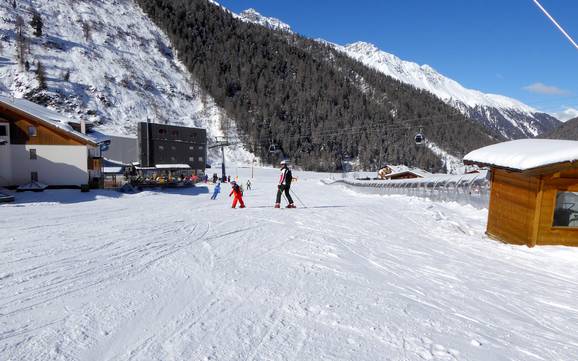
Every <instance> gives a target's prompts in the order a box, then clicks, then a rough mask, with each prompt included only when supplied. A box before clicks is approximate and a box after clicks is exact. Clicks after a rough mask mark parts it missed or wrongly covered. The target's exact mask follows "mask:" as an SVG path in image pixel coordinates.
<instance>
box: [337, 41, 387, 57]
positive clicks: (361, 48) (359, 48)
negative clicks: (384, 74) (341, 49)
mask: <svg viewBox="0 0 578 361" xmlns="http://www.w3.org/2000/svg"><path fill="white" fill-rule="evenodd" d="M345 48H346V49H348V50H351V51H356V52H358V53H366V54H371V53H375V52H377V51H379V49H378V48H377V46H375V45H374V44H372V43H366V42H365V41H357V42H355V43H351V44H347V45H345Z"/></svg>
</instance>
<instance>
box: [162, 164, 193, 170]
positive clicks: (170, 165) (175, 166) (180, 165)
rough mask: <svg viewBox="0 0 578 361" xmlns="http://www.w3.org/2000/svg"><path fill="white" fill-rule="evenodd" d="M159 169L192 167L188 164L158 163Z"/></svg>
mask: <svg viewBox="0 0 578 361" xmlns="http://www.w3.org/2000/svg"><path fill="white" fill-rule="evenodd" d="M155 168H157V169H191V166H190V165H188V164H157V165H156V166H155Z"/></svg>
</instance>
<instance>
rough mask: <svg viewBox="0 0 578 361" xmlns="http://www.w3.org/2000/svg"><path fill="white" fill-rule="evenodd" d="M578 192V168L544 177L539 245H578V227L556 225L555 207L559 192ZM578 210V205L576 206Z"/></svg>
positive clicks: (537, 242)
mask: <svg viewBox="0 0 578 361" xmlns="http://www.w3.org/2000/svg"><path fill="white" fill-rule="evenodd" d="M559 191H561V192H578V169H570V170H566V171H562V172H558V173H555V174H552V175H549V176H546V177H544V184H543V192H542V194H543V195H542V201H541V206H540V210H539V212H540V218H539V220H538V237H537V241H536V244H537V245H565V246H574V247H576V246H578V228H571V227H554V226H553V223H554V209H555V208H556V196H557V194H558V192H559ZM575 208H576V209H577V210H578V205H576V206H575Z"/></svg>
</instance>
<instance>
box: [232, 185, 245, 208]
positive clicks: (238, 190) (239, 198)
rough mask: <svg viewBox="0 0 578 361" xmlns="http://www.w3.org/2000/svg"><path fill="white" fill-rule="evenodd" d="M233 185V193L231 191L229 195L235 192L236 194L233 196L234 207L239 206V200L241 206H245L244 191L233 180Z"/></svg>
mask: <svg viewBox="0 0 578 361" xmlns="http://www.w3.org/2000/svg"><path fill="white" fill-rule="evenodd" d="M231 185H232V186H233V189H232V190H231V193H229V197H230V196H232V195H233V194H234V195H235V197H234V198H233V208H236V207H237V202H239V203H240V204H241V208H245V203H244V202H243V191H242V190H241V187H239V185H238V184H237V182H235V181H232V182H231Z"/></svg>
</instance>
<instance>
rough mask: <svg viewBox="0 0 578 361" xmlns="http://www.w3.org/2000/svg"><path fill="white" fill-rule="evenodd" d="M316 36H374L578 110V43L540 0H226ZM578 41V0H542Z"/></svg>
mask: <svg viewBox="0 0 578 361" xmlns="http://www.w3.org/2000/svg"><path fill="white" fill-rule="evenodd" d="M219 2H220V3H221V4H222V5H223V6H225V7H227V8H228V9H230V10H232V11H234V12H240V11H242V10H245V9H247V8H250V7H252V8H255V9H256V10H257V11H259V12H260V13H261V14H263V15H265V16H270V17H276V18H279V19H281V20H282V21H284V22H285V23H287V24H289V25H290V26H291V27H292V29H293V30H294V31H295V32H297V33H300V34H302V35H305V36H307V37H311V38H323V39H326V40H329V41H332V42H335V43H338V44H347V43H352V42H355V41H359V40H362V41H366V42H371V43H374V44H375V45H377V46H378V47H379V48H380V49H382V50H385V51H387V52H390V53H393V54H395V55H397V56H399V57H400V58H402V59H404V60H409V61H414V62H417V63H420V64H429V65H431V66H432V67H433V68H435V69H436V70H438V71H439V72H440V73H442V74H444V75H446V76H449V77H450V78H453V79H455V80H457V81H458V82H460V83H462V84H463V85H464V86H466V87H468V88H474V89H479V90H481V91H484V92H488V93H497V94H503V95H506V96H510V97H513V98H516V99H519V100H521V101H523V102H525V103H527V104H528V105H531V106H533V107H535V108H538V109H541V110H543V111H547V112H550V113H554V112H560V111H562V110H564V109H567V108H574V109H576V116H578V67H577V65H578V49H576V48H574V47H573V45H572V44H570V42H569V41H568V40H567V39H566V38H565V37H564V36H563V35H562V34H561V33H560V32H559V31H558V29H556V28H555V26H554V25H553V24H552V23H551V22H550V21H549V20H548V19H547V18H546V17H545V15H544V14H543V13H542V12H541V11H540V10H539V8H538V7H537V6H536V5H535V4H534V3H533V2H532V0H435V1H434V0H389V1H387V0H382V1H380V0H356V1H344V0H331V1H330V0H309V1H304V0H291V1H277V0H221V1H219ZM540 2H541V3H542V5H543V6H544V7H545V8H546V9H547V10H548V11H549V12H550V14H552V15H553V16H554V18H556V20H557V21H558V22H559V23H560V24H561V25H562V26H563V27H564V28H565V29H566V31H567V32H568V33H569V34H570V35H571V36H573V38H574V39H575V40H576V41H578V21H576V16H577V15H578V0H540Z"/></svg>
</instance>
